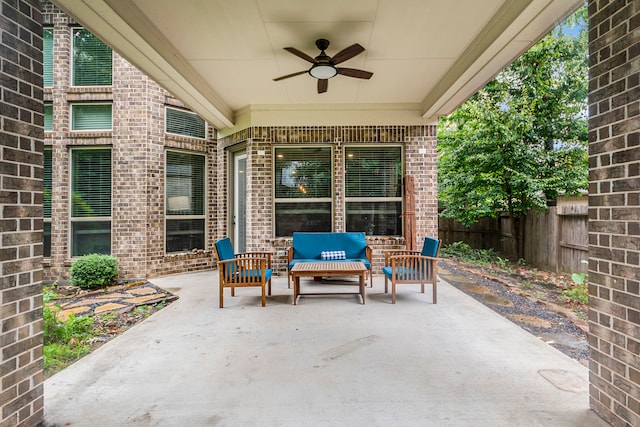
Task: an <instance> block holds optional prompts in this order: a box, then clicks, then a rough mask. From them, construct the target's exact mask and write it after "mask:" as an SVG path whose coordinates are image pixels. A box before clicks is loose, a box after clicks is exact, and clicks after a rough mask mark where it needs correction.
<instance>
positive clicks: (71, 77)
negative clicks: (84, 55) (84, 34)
mask: <svg viewBox="0 0 640 427" xmlns="http://www.w3.org/2000/svg"><path fill="white" fill-rule="evenodd" d="M75 30H87V31H89V32H90V33H91V34H93V35H94V36H95V37H98V36H96V35H95V33H93V32H92V31H91V30H89V29H88V28H87V27H83V26H73V27H71V28H70V31H71V52H70V55H69V57H70V61H69V68H70V69H71V72H70V73H69V79H70V81H69V86H70V87H74V88H75V87H113V74H114V72H113V49H111V47H110V46H108V45H107V47H109V49H111V84H110V85H92V86H76V85H74V84H73V82H74V80H75V73H76V70H75V68H76V67H74V66H73V64H74V61H73V50H74V48H75V43H74V37H73V32H74V31H75ZM54 34H55V33H54ZM98 38H99V39H100V37H98ZM100 40H102V39H100ZM103 43H104V41H103ZM54 69H55V46H54ZM54 84H55V82H54ZM112 119H113V117H112Z"/></svg>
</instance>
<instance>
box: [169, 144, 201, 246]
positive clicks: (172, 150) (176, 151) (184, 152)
mask: <svg viewBox="0 0 640 427" xmlns="http://www.w3.org/2000/svg"><path fill="white" fill-rule="evenodd" d="M182 136H185V135H182ZM169 152H173V153H182V154H190V155H195V156H202V157H203V158H204V201H203V203H204V212H203V213H202V215H168V214H167V207H168V206H167V204H168V203H169V201H168V199H167V153H169ZM208 170H209V164H208V158H207V155H206V154H205V153H201V152H196V151H187V150H175V149H165V150H164V194H163V197H164V205H163V211H162V213H163V216H164V230H163V233H164V237H163V240H162V243H163V247H164V254H165V256H166V255H176V254H184V253H188V252H167V221H168V220H183V219H202V220H204V246H205V247H204V248H202V249H203V250H204V249H207V248H206V246H207V236H208V235H209V221H208V220H207V216H208V212H209V200H208V195H209V180H208V179H207V171H208Z"/></svg>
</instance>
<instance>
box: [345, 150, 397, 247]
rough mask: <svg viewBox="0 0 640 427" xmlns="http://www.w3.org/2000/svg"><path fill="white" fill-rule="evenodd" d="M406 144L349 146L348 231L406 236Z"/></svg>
mask: <svg viewBox="0 0 640 427" xmlns="http://www.w3.org/2000/svg"><path fill="white" fill-rule="evenodd" d="M401 184H402V147H399V146H376V147H371V146H366V147H365V146H362V147H357V146H347V147H345V211H346V230H347V231H364V232H365V233H367V234H369V235H378V236H401V235H402V219H401V214H402V185H401Z"/></svg>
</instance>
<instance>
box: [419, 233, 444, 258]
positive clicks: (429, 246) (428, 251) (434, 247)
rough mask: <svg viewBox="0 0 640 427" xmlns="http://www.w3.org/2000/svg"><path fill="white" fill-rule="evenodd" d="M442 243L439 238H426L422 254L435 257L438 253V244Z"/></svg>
mask: <svg viewBox="0 0 640 427" xmlns="http://www.w3.org/2000/svg"><path fill="white" fill-rule="evenodd" d="M439 245H440V241H439V240H438V239H433V238H431V237H425V238H424V245H422V252H421V253H420V255H422V256H430V257H433V258H435V257H436V255H437V254H438V246H439Z"/></svg>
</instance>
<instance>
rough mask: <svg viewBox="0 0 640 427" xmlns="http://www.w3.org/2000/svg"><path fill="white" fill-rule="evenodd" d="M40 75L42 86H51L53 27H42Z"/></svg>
mask: <svg viewBox="0 0 640 427" xmlns="http://www.w3.org/2000/svg"><path fill="white" fill-rule="evenodd" d="M42 77H43V82H42V84H43V86H44V87H52V86H53V28H46V27H45V28H43V29H42Z"/></svg>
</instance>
